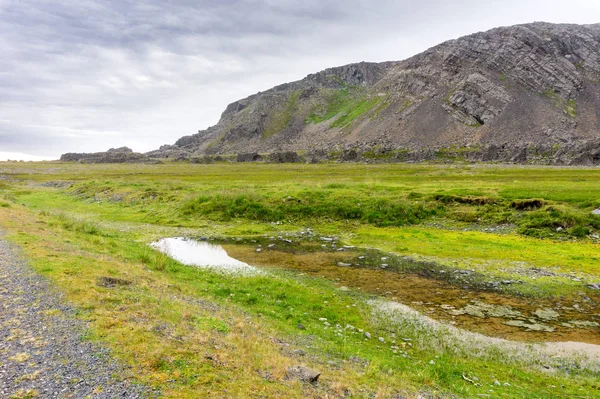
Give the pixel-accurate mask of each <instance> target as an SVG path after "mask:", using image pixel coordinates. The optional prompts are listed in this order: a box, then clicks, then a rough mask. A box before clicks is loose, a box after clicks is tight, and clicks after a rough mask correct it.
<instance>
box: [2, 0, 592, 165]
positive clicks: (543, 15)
mask: <svg viewBox="0 0 600 399" xmlns="http://www.w3.org/2000/svg"><path fill="white" fill-rule="evenodd" d="M563 3H564V4H563ZM517 9H518V13H516V12H514V11H513V10H517ZM561 18H564V19H561ZM594 18H597V20H600V5H598V4H597V2H596V1H594V0H574V1H572V2H570V3H569V4H566V2H558V1H541V0H539V1H538V0H535V1H526V0H523V1H516V0H505V1H499V0H491V1H489V2H481V1H476V0H466V1H460V2H451V1H441V0H421V1H415V0H404V1H392V0H383V1H378V2H371V1H367V0H347V1H344V2H340V1H333V0H304V1H292V0H223V1H217V0H203V1H192V0H178V1H168V2H165V1H158V0H149V1H141V2H140V1H130V0H126V1H123V0H79V1H73V0H65V1H60V2H56V1H51V0H20V1H17V0H9V1H6V0H0V53H1V54H2V55H3V57H2V61H0V62H1V67H0V150H1V151H21V152H29V153H34V154H35V153H39V154H49V151H52V152H51V153H52V154H54V155H59V154H60V153H61V152H67V151H96V150H102V149H107V148H109V147H111V146H120V145H130V146H133V148H134V149H136V150H140V151H146V150H150V149H153V148H156V147H158V146H159V145H160V144H163V143H172V142H173V141H175V140H176V139H177V138H179V137H180V136H182V135H185V134H190V133H193V132H195V131H196V130H198V129H201V128H205V127H207V126H208V125H210V124H213V123H215V122H216V121H217V118H218V117H219V115H220V113H221V111H222V110H223V108H224V107H225V106H226V105H227V104H228V103H229V102H232V101H234V100H236V99H239V98H241V97H245V96H247V95H250V94H252V93H254V92H256V91H259V90H265V89H268V88H269V87H271V86H274V85H276V84H279V83H282V82H284V81H289V80H293V79H299V78H302V77H303V76H305V75H307V74H308V73H312V72H316V71H318V70H320V69H323V68H326V67H330V66H335V65H341V64H345V63H349V62H358V61H362V60H366V61H371V60H372V61H383V60H390V59H395V60H397V59H402V58H406V57H408V56H410V55H412V54H414V53H416V52H418V51H422V50H424V49H426V48H427V47H429V46H432V45H434V44H436V43H437V42H440V41H442V40H447V39H452V38H454V37H456V36H458V35H462V34H467V33H470V32H473V31H477V30H483V29H489V28H492V27H494V26H497V25H508V24H513V23H520V22H529V21H532V20H535V19H538V20H541V19H546V20H550V21H551V22H560V21H561V20H562V21H564V22H594V20H593V19H594ZM2 121H4V122H2ZM6 121H9V122H6Z"/></svg>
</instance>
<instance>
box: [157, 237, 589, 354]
mask: <svg viewBox="0 0 600 399" xmlns="http://www.w3.org/2000/svg"><path fill="white" fill-rule="evenodd" d="M286 241H287V242H286ZM262 244H264V245H261V244H260V243H258V242H253V243H242V242H237V241H233V242H231V241H229V242H223V243H222V245H215V244H212V243H208V242H203V241H195V240H190V239H184V238H165V239H162V240H160V241H157V242H156V243H153V244H152V246H153V247H155V248H157V249H158V250H160V251H162V252H164V253H166V254H167V255H169V256H171V257H173V258H174V259H177V260H178V261H180V262H182V263H184V264H187V265H193V266H197V267H206V268H212V269H218V270H222V271H226V272H231V271H234V272H243V273H247V272H250V273H253V274H256V273H259V272H260V270H265V269H285V270H290V271H295V272H297V273H299V274H301V275H307V276H313V277H320V278H326V279H329V280H331V281H333V282H334V283H336V284H337V285H338V286H339V287H340V289H342V290H346V289H356V290H361V291H363V292H366V293H370V294H376V295H379V296H382V297H386V298H388V299H391V300H394V301H398V302H401V303H404V304H406V305H409V306H411V307H413V308H414V309H416V310H419V311H420V312H422V313H424V314H426V315H427V316H429V317H431V318H433V319H437V320H445V321H447V322H449V323H451V324H453V325H455V326H457V327H459V328H463V329H466V330H469V331H473V332H478V333H482V334H485V335H488V336H494V337H500V338H505V339H511V340H516V341H576V342H586V343H591V344H600V323H599V321H600V315H599V314H598V313H600V309H598V307H597V306H596V307H594V308H589V309H588V308H584V307H579V306H578V305H575V307H573V306H570V305H569V306H567V304H560V303H556V302H552V301H550V300H541V299H535V300H532V299H526V298H517V297H514V296H510V295H506V294H502V293H498V292H493V291H489V290H486V291H483V290H478V289H473V288H472V287H468V286H465V285H464V284H457V283H456V282H449V281H448V280H444V278H441V277H440V276H441V275H440V274H437V275H436V276H435V277H432V272H431V270H428V269H427V265H426V264H418V263H416V262H415V263H414V264H413V265H412V266H411V265H408V264H407V261H406V260H404V259H403V258H400V257H397V258H394V257H393V256H391V255H389V254H382V253H381V252H369V251H365V250H360V249H356V248H347V249H345V248H336V249H332V248H325V246H324V245H320V243H319V244H316V245H314V244H310V243H299V242H295V243H291V241H289V240H279V241H277V243H274V242H273V241H267V242H264V243H262ZM328 246H329V247H330V245H329V244H328ZM250 265H255V266H256V267H254V266H250ZM433 274H435V273H433Z"/></svg>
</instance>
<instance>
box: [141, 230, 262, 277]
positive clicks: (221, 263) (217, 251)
mask: <svg viewBox="0 0 600 399" xmlns="http://www.w3.org/2000/svg"><path fill="white" fill-rule="evenodd" d="M150 246H152V247H153V248H156V249H158V250H159V251H160V252H162V253H164V254H166V255H168V256H170V257H171V258H173V259H175V260H177V261H178V262H181V263H183V264H184V265H188V266H196V267H201V268H208V269H217V270H220V271H224V272H229V273H242V274H257V273H258V272H259V270H258V269H257V268H255V267H253V266H250V265H249V264H247V263H244V262H241V261H239V260H237V259H234V258H232V257H230V256H229V255H227V252H226V251H225V249H223V247H222V246H221V245H215V244H211V243H208V242H204V241H196V240H190V239H187V238H183V237H175V238H163V239H161V240H158V241H156V242H153V243H152V244H150Z"/></svg>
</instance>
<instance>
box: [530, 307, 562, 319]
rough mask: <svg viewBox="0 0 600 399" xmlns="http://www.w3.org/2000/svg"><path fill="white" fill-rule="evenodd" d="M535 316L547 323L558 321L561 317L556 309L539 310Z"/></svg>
mask: <svg viewBox="0 0 600 399" xmlns="http://www.w3.org/2000/svg"><path fill="white" fill-rule="evenodd" d="M533 314H534V315H536V316H537V317H539V318H540V319H542V320H546V321H549V320H556V319H558V316H560V314H559V313H558V312H557V311H555V310H554V309H538V310H536V311H535V312H533Z"/></svg>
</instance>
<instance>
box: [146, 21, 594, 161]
mask: <svg viewBox="0 0 600 399" xmlns="http://www.w3.org/2000/svg"><path fill="white" fill-rule="evenodd" d="M290 151H292V152H300V153H302V154H306V155H307V158H310V159H307V160H318V159H319V158H320V159H323V158H330V159H331V158H332V157H335V156H337V155H334V154H350V155H349V156H346V158H348V159H347V160H354V159H355V158H356V159H365V157H364V156H362V154H371V155H372V156H371V157H370V158H369V159H371V160H374V159H378V160H382V159H385V160H388V159H390V160H421V159H430V158H435V157H439V154H440V153H448V152H450V153H452V154H454V155H453V156H452V157H454V158H465V159H467V160H484V161H485V160H492V161H493V160H498V161H514V162H527V161H529V160H537V161H540V162H542V163H573V162H575V163H592V164H597V163H600V24H589V25H575V24H551V23H546V22H535V23H530V24H521V25H514V26H508V27H498V28H494V29H491V30H488V31H484V32H477V33H474V34H471V35H467V36H463V37H460V38H457V39H452V40H448V41H445V42H443V43H440V44H438V45H436V46H434V47H432V48H430V49H428V50H426V51H424V52H422V53H419V54H416V55H414V56H412V57H409V58H407V59H405V60H402V61H387V62H381V63H370V62H360V63H354V64H348V65H344V66H339V67H333V68H328V69H325V70H323V71H320V72H317V73H313V74H309V75H308V76H306V77H305V78H303V79H301V80H298V81H294V82H289V83H284V84H281V85H278V86H275V87H273V88H271V89H268V90H266V91H263V92H259V93H256V94H253V95H251V96H248V97H246V98H243V99H240V100H237V101H234V102H232V103H231V104H229V105H228V106H227V107H226V109H225V110H224V111H223V113H222V115H221V118H220V120H219V122H218V123H217V124H216V125H214V126H211V127H209V128H207V129H205V130H201V131H199V132H198V133H196V134H192V135H188V136H183V137H181V138H180V139H178V140H177V141H176V142H175V143H174V144H173V145H165V146H162V147H161V148H160V149H158V150H155V151H151V152H149V153H147V154H146V155H147V156H148V157H156V158H179V159H181V158H190V157H202V156H213V157H214V156H217V155H218V156H223V155H225V154H239V153H281V152H290ZM354 153H356V154H358V155H357V156H354V155H353V154H354ZM540 154H541V155H540ZM452 157H451V158H452ZM536 157H537V158H536ZM342 158H343V157H342ZM342 160H344V159H342Z"/></svg>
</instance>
